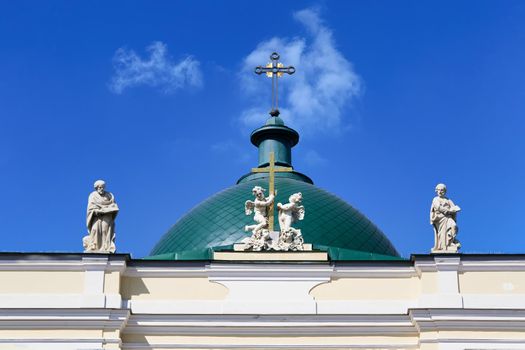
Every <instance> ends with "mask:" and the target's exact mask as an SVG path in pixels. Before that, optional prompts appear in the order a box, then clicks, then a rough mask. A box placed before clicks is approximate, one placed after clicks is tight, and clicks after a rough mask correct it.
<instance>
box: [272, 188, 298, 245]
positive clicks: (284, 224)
mask: <svg viewBox="0 0 525 350" xmlns="http://www.w3.org/2000/svg"><path fill="white" fill-rule="evenodd" d="M302 199H303V195H302V193H301V192H298V193H294V194H292V195H291V196H290V198H289V199H288V201H289V203H286V204H281V203H277V209H278V210H279V227H280V229H281V230H280V231H281V232H280V233H279V241H278V242H277V247H276V249H277V250H284V251H287V250H303V243H304V240H303V235H302V234H301V230H300V229H296V228H294V227H292V224H293V223H294V222H296V221H299V220H303V219H304V206H302V203H301V201H302Z"/></svg>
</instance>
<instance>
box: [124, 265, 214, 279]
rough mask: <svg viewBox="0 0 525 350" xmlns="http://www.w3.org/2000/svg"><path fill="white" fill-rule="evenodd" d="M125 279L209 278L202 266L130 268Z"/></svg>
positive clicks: (127, 269) (125, 272)
mask: <svg viewBox="0 0 525 350" xmlns="http://www.w3.org/2000/svg"><path fill="white" fill-rule="evenodd" d="M123 276H125V277H208V274H207V269H206V265H205V264H204V263H202V266H128V267H127V268H126V270H125V271H124V273H123Z"/></svg>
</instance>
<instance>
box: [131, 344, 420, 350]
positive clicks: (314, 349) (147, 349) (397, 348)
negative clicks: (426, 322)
mask: <svg viewBox="0 0 525 350" xmlns="http://www.w3.org/2000/svg"><path fill="white" fill-rule="evenodd" d="M348 348H352V349H378V350H381V349H392V350H404V349H419V344H417V343H414V342H410V343H409V342H407V343H400V344H351V343H347V344H324V345H317V344H249V345H246V344H242V345H239V344H175V343H170V344H165V343H153V344H144V343H123V344H122V350H136V349H137V350H153V349H289V350H301V349H309V350H323V349H334V350H335V349H337V350H338V349H341V350H348Z"/></svg>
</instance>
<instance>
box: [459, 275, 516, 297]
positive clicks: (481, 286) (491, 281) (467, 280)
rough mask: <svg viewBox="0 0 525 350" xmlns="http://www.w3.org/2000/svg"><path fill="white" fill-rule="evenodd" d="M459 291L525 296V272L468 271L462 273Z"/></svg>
mask: <svg viewBox="0 0 525 350" xmlns="http://www.w3.org/2000/svg"><path fill="white" fill-rule="evenodd" d="M459 289H460V292H461V293H465V294H500V293H504V294H525V272H523V271H507V272H498V271H468V272H464V273H460V274H459Z"/></svg>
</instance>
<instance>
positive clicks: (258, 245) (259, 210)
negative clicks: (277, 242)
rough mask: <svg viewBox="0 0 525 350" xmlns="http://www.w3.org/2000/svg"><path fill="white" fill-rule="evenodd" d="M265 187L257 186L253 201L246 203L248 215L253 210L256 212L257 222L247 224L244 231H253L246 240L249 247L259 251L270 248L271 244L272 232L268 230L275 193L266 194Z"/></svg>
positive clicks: (253, 191) (254, 190)
mask: <svg viewBox="0 0 525 350" xmlns="http://www.w3.org/2000/svg"><path fill="white" fill-rule="evenodd" d="M264 192H265V189H264V188H262V187H260V186H255V187H254V188H253V189H252V193H253V195H254V196H255V199H254V200H253V201H251V200H247V201H246V202H245V203H244V211H245V213H246V215H250V214H251V213H252V211H254V212H255V215H254V216H253V220H255V222H257V224H254V225H246V226H245V227H244V231H252V236H251V237H250V238H248V239H245V240H244V243H245V244H246V245H247V248H249V249H252V250H255V251H259V250H263V249H268V245H269V244H271V242H270V241H271V240H270V232H269V231H268V207H270V205H271V204H272V203H273V200H274V198H275V196H274V194H270V195H269V196H268V197H265V196H264Z"/></svg>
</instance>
